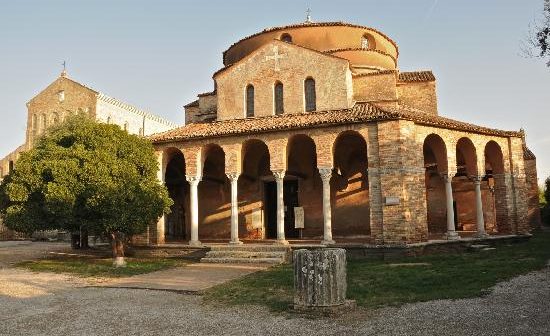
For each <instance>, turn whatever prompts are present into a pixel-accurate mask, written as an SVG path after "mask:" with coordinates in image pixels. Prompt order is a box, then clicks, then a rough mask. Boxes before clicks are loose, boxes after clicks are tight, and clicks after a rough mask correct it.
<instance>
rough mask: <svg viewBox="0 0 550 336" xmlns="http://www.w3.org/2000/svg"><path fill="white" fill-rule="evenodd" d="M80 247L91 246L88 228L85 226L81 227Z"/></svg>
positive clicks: (86, 247)
mask: <svg viewBox="0 0 550 336" xmlns="http://www.w3.org/2000/svg"><path fill="white" fill-rule="evenodd" d="M80 248H81V249H88V248H90V245H89V244H88V228H86V227H85V226H81V227H80Z"/></svg>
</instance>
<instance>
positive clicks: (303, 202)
mask: <svg viewBox="0 0 550 336" xmlns="http://www.w3.org/2000/svg"><path fill="white" fill-rule="evenodd" d="M322 192H323V186H322V181H321V176H320V175H319V171H318V170H317V152H316V148H315V143H314V141H313V140H312V139H311V138H310V137H309V136H307V135H303V134H299V135H295V136H292V137H291V138H290V139H289V142H288V145H287V171H286V175H285V181H284V204H285V234H286V237H287V238H298V237H299V236H300V232H299V230H298V229H297V228H296V222H295V219H296V217H295V214H296V211H301V210H303V213H304V228H303V229H302V236H303V237H309V238H313V237H319V236H322V234H323V203H322ZM294 208H301V209H298V210H295V209H294Z"/></svg>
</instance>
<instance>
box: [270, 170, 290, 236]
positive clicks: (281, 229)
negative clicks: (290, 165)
mask: <svg viewBox="0 0 550 336" xmlns="http://www.w3.org/2000/svg"><path fill="white" fill-rule="evenodd" d="M273 176H275V182H277V244H282V245H287V244H288V242H287V241H286V239H285V202H284V192H283V186H284V178H285V171H284V170H276V171H273Z"/></svg>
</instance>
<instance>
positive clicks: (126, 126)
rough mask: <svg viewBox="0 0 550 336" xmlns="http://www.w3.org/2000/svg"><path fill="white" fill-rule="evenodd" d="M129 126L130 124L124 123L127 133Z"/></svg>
mask: <svg viewBox="0 0 550 336" xmlns="http://www.w3.org/2000/svg"><path fill="white" fill-rule="evenodd" d="M128 126H129V124H128V122H125V123H124V130H125V131H126V132H128Z"/></svg>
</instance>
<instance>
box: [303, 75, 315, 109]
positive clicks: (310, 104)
mask: <svg viewBox="0 0 550 336" xmlns="http://www.w3.org/2000/svg"><path fill="white" fill-rule="evenodd" d="M304 98H305V109H306V112H313V111H315V110H316V109H317V94H316V92H315V80H314V79H313V78H311V77H308V78H306V80H305V81H304Z"/></svg>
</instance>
